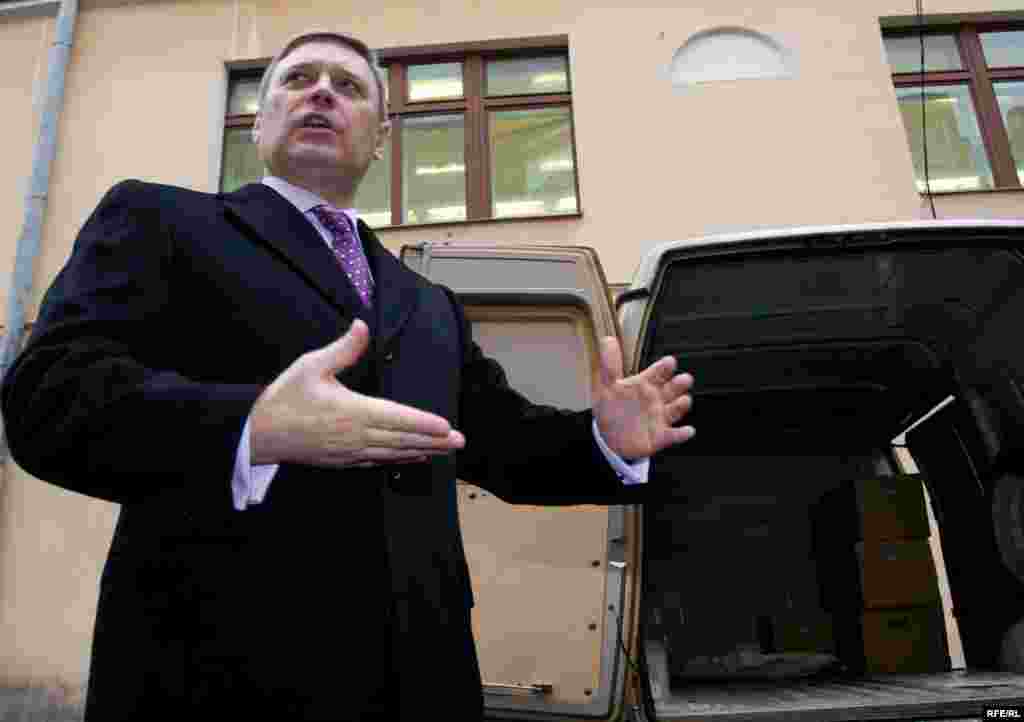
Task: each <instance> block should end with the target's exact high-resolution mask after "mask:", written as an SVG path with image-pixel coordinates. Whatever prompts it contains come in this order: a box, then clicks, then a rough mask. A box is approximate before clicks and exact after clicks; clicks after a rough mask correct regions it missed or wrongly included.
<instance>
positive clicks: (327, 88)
mask: <svg viewBox="0 0 1024 722" xmlns="http://www.w3.org/2000/svg"><path fill="white" fill-rule="evenodd" d="M312 100H313V101H314V102H316V103H322V104H326V105H331V104H333V103H334V101H335V97H334V90H333V89H332V88H331V77H330V76H329V75H327V73H323V74H321V75H320V77H319V78H317V81H316V84H315V85H314V86H313V88H312Z"/></svg>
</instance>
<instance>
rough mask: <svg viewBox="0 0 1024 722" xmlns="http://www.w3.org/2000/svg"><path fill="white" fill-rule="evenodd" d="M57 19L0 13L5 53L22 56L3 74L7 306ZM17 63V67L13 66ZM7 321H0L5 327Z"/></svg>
mask: <svg viewBox="0 0 1024 722" xmlns="http://www.w3.org/2000/svg"><path fill="white" fill-rule="evenodd" d="M53 26H54V22H53V19H52V18H48V17H17V18H10V19H7V18H3V17H0V53H2V56H3V57H4V58H5V59H6V58H10V59H12V61H13V60H14V59H17V66H16V67H17V72H5V73H0V108H2V109H3V128H4V144H3V147H4V154H3V163H0V299H2V301H0V304H2V308H4V309H6V307H7V294H8V293H9V290H10V280H11V273H12V271H13V267H14V251H15V248H16V241H17V238H18V236H19V235H20V233H21V229H22V225H23V220H24V213H25V193H26V191H27V189H28V180H29V177H30V175H31V172H32V148H33V145H34V144H35V140H36V137H37V135H38V126H39V111H40V109H41V108H40V103H41V102H42V99H43V98H42V94H43V92H44V88H45V85H46V71H47V61H48V51H49V47H50V42H51V40H52V37H53ZM12 67H14V66H12ZM4 323H5V320H0V325H4Z"/></svg>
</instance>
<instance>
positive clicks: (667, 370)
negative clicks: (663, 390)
mask: <svg viewBox="0 0 1024 722" xmlns="http://www.w3.org/2000/svg"><path fill="white" fill-rule="evenodd" d="M675 372H676V358H675V356H665V357H663V358H660V359H658V360H657V361H655V362H654V363H652V364H651V365H650V366H648V367H647V368H646V369H644V370H643V372H642V373H641V374H640V376H641V377H643V379H644V380H645V381H649V382H650V383H652V384H655V385H657V386H661V385H662V384H664V383H665V382H667V381H668V380H669V379H671V378H672V374H674V373H675Z"/></svg>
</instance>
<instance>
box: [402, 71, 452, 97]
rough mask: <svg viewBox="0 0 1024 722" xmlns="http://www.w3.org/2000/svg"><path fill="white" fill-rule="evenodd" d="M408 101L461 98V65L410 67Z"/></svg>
mask: <svg viewBox="0 0 1024 722" xmlns="http://www.w3.org/2000/svg"><path fill="white" fill-rule="evenodd" d="M408 79H409V100H410V101H412V100H443V99H445V98H461V97H462V63H436V64H434V65H410V66H409V70H408Z"/></svg>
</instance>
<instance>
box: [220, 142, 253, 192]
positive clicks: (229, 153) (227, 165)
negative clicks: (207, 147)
mask: <svg viewBox="0 0 1024 722" xmlns="http://www.w3.org/2000/svg"><path fill="white" fill-rule="evenodd" d="M262 177H263V163H261V162H260V159H259V156H258V155H257V153H256V144H255V143H253V142H252V129H251V128H225V129H224V165H223V167H222V170H221V180H220V188H221V190H222V191H226V192H229V193H230V192H231V191H233V190H236V189H238V188H241V187H242V186H244V185H245V184H246V183H253V182H255V181H258V180H259V179H260V178H262Z"/></svg>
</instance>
